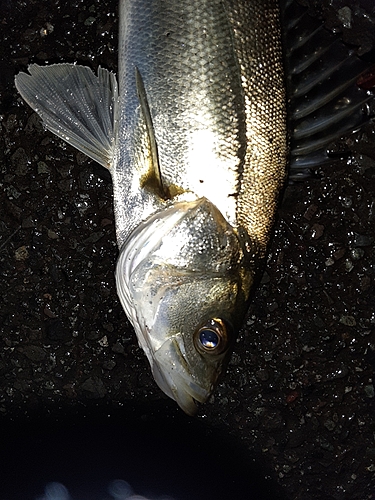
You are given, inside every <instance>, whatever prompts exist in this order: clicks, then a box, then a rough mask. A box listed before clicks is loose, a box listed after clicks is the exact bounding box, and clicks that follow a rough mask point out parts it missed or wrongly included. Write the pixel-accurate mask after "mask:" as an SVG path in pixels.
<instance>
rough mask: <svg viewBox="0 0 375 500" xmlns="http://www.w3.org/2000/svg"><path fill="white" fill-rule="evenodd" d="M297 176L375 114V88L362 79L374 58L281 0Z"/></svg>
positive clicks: (321, 161)
mask: <svg viewBox="0 0 375 500" xmlns="http://www.w3.org/2000/svg"><path fill="white" fill-rule="evenodd" d="M281 4H282V5H284V8H283V9H282V13H283V26H284V33H283V34H284V50H285V55H286V61H285V62H286V70H287V71H286V73H287V88H288V97H289V122H290V129H291V162H290V176H289V178H290V179H292V180H299V179H303V178H305V177H309V176H310V174H311V171H310V168H314V167H315V168H316V167H318V166H320V165H322V164H324V163H327V162H331V161H332V158H331V157H330V156H329V155H328V154H327V149H329V146H330V144H332V143H333V142H334V141H336V140H338V139H340V137H342V136H343V135H345V134H350V133H351V132H353V131H354V130H358V129H359V128H360V127H361V126H362V125H363V124H364V123H366V122H367V121H368V120H369V119H370V118H371V117H372V114H371V112H369V111H368V109H369V108H368V106H366V103H368V102H369V101H371V100H373V99H374V94H373V93H371V92H369V91H367V90H365V89H364V88H363V87H362V88H361V87H360V86H358V85H357V82H358V79H359V78H360V76H361V75H362V74H363V73H364V72H366V70H367V69H368V68H369V66H370V64H369V63H368V62H366V61H364V60H362V59H360V58H359V57H358V56H357V54H356V51H355V50H353V49H352V48H350V47H348V46H347V45H345V44H344V43H343V42H342V40H341V39H340V37H339V36H338V35H337V34H334V33H332V32H331V31H329V30H328V29H326V28H325V27H324V26H323V25H322V22H321V21H320V20H319V19H315V18H313V17H311V16H310V15H309V12H308V11H307V9H306V8H304V7H302V6H300V5H298V4H297V2H295V1H289V0H282V2H281Z"/></svg>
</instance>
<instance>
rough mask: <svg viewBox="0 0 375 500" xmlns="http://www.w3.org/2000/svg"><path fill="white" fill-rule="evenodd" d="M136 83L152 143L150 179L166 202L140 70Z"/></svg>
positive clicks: (166, 194)
mask: <svg viewBox="0 0 375 500" xmlns="http://www.w3.org/2000/svg"><path fill="white" fill-rule="evenodd" d="M135 82H136V87H137V93H138V99H139V103H140V105H141V110H142V114H143V118H144V120H145V123H146V129H147V135H148V138H149V141H150V154H151V162H152V172H151V175H150V177H151V178H152V179H153V181H154V185H156V190H157V194H158V195H159V196H160V197H161V198H162V199H163V200H166V199H168V198H169V194H168V191H167V189H166V188H165V186H164V184H163V179H162V176H161V170H160V163H159V155H158V146H157V144H156V139H155V132H154V126H153V124H152V118H151V111H150V106H149V104H148V100H147V94H146V90H145V86H144V83H143V79H142V76H141V73H140V72H139V70H138V68H137V67H136V68H135Z"/></svg>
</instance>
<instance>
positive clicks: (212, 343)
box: [194, 318, 228, 354]
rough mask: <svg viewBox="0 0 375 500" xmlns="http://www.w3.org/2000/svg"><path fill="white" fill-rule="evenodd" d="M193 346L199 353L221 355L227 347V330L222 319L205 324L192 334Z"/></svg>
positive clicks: (211, 320)
mask: <svg viewBox="0 0 375 500" xmlns="http://www.w3.org/2000/svg"><path fill="white" fill-rule="evenodd" d="M194 345H195V347H196V349H197V350H198V351H200V352H201V353H209V354H211V353H212V354H221V353H222V352H223V351H225V350H226V349H227V347H228V329H227V326H226V324H225V323H224V321H223V320H222V319H219V318H213V319H210V320H208V321H207V322H205V323H204V324H203V325H202V326H201V327H200V328H198V329H197V330H196V331H195V333H194Z"/></svg>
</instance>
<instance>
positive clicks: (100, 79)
mask: <svg viewBox="0 0 375 500" xmlns="http://www.w3.org/2000/svg"><path fill="white" fill-rule="evenodd" d="M28 70H29V73H30V74H29V75H28V74H27V73H19V74H18V75H17V76H16V78H15V84H16V87H17V90H18V92H19V93H20V94H21V96H22V97H23V99H24V100H25V101H26V102H27V103H28V104H29V105H30V106H31V107H32V108H33V110H34V111H35V112H37V113H38V114H39V115H40V116H41V118H42V120H43V123H44V125H45V126H46V128H47V129H48V130H50V131H51V132H53V133H54V134H56V135H57V136H58V137H60V138H61V139H63V140H64V141H66V142H68V143H69V144H72V146H74V147H75V148H77V149H78V150H79V151H82V152H83V153H85V154H86V155H87V156H89V157H90V158H92V159H93V160H95V161H97V162H98V163H100V165H103V166H104V167H107V168H110V167H111V166H112V164H113V157H114V150H115V142H116V137H117V108H118V92H117V81H116V76H115V75H114V74H113V73H111V72H109V71H107V70H105V69H103V68H100V67H99V69H98V76H96V75H95V74H94V73H93V72H92V71H91V69H90V68H87V67H85V66H76V65H74V64H53V65H51V66H43V67H42V66H38V65H37V64H31V65H30V66H29V68H28Z"/></svg>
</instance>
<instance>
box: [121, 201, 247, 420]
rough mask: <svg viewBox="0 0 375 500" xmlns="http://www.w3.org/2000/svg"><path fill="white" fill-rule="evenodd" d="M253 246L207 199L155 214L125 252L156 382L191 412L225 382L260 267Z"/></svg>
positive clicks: (127, 281)
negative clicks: (253, 261)
mask: <svg viewBox="0 0 375 500" xmlns="http://www.w3.org/2000/svg"><path fill="white" fill-rule="evenodd" d="M245 247H246V248H249V246H248V245H247V246H246V245H244V244H243V241H241V237H240V236H239V234H238V231H236V230H235V229H234V228H233V227H232V226H231V225H230V224H229V223H228V222H227V221H226V220H225V218H224V217H223V216H222V214H221V213H220V212H219V210H218V209H217V208H216V207H215V206H214V205H213V204H212V203H211V202H210V201H208V200H207V199H206V198H199V199H195V200H193V201H190V202H178V203H175V204H173V205H172V206H170V207H169V208H167V209H166V210H164V211H162V212H161V213H158V214H156V215H154V216H152V217H151V218H150V219H149V220H148V221H146V222H145V223H143V224H141V226H139V227H138V228H137V229H136V230H135V231H134V232H133V234H132V235H131V237H130V238H129V240H128V241H127V242H125V244H124V246H123V248H122V250H121V253H120V257H119V260H118V264H117V270H116V281H117V290H118V294H119V297H120V300H121V303H122V305H123V307H124V309H125V312H126V313H127V315H128V317H129V319H130V321H131V322H132V324H133V326H134V329H135V331H136V334H137V337H138V341H139V344H140V345H141V347H142V348H143V350H144V351H145V353H146V355H147V357H148V359H149V362H150V364H151V368H152V372H153V375H154V378H155V381H156V382H157V384H158V385H159V387H160V388H161V389H162V390H163V391H164V392H165V394H167V395H168V396H169V397H171V398H172V399H174V400H175V401H176V402H177V403H178V404H179V406H180V407H181V408H182V409H183V410H184V411H185V412H186V413H188V414H190V415H193V414H194V413H195V412H196V410H197V404H196V403H204V402H205V401H206V400H207V399H208V398H209V396H210V395H211V393H212V391H213V390H214V388H215V386H216V385H217V382H218V379H219V376H220V374H221V373H222V371H223V368H224V367H225V365H226V363H227V361H228V359H229V356H230V353H231V347H232V346H233V343H234V341H235V338H236V332H237V330H238V328H239V326H240V325H241V322H242V319H243V315H244V313H245V311H246V305H247V300H248V296H249V291H250V288H251V284H252V281H253V271H252V268H251V266H249V263H248V259H247V256H246V254H247V253H248V252H247V251H246V250H244V248H245Z"/></svg>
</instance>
